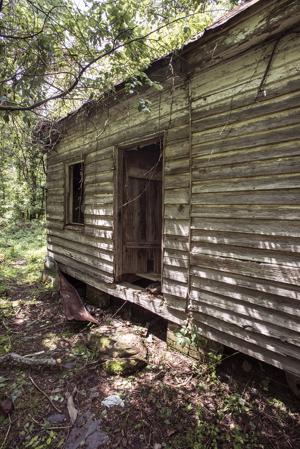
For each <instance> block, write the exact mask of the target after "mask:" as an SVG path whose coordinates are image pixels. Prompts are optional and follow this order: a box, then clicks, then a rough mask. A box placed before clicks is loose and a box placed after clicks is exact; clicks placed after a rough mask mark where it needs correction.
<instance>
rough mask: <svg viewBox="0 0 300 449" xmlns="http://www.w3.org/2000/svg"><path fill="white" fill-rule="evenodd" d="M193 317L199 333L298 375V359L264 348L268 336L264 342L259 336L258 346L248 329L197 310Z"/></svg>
mask: <svg viewBox="0 0 300 449" xmlns="http://www.w3.org/2000/svg"><path fill="white" fill-rule="evenodd" d="M193 318H194V323H195V325H196V326H197V328H198V330H199V332H200V334H201V335H203V336H205V337H207V338H209V339H211V340H214V341H217V342H219V343H221V344H224V345H227V346H229V347H231V348H233V349H235V350H236V351H239V352H240V351H242V352H243V353H244V354H248V355H250V356H251V357H254V358H257V359H258V360H262V361H263V362H266V363H270V364H271V365H274V366H276V367H278V368H282V369H286V370H288V371H290V372H294V373H298V375H299V372H300V363H299V361H298V360H295V359H293V358H291V357H287V356H286V355H282V354H281V353H280V352H279V351H275V352H273V351H271V350H268V349H265V348H266V345H268V344H270V343H272V341H271V342H270V341H269V338H268V340H267V342H266V340H265V338H264V337H263V336H260V338H259V341H260V342H263V344H261V345H260V346H258V344H257V336H256V335H255V336H253V335H251V334H250V333H249V331H243V330H241V329H238V328H236V327H235V326H233V325H230V324H226V323H222V322H220V320H217V319H215V318H213V317H208V316H207V315H204V314H199V313H197V312H193ZM276 344H277V342H276Z"/></svg>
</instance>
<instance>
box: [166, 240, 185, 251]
mask: <svg viewBox="0 0 300 449" xmlns="http://www.w3.org/2000/svg"><path fill="white" fill-rule="evenodd" d="M163 247H164V248H165V249H175V250H179V251H185V252H187V251H189V241H188V238H187V237H177V236H175V237H174V236H165V237H164V239H163Z"/></svg>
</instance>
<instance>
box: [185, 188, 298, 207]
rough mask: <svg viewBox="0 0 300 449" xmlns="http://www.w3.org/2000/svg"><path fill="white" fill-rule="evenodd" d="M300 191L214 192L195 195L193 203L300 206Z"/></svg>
mask: <svg viewBox="0 0 300 449" xmlns="http://www.w3.org/2000/svg"><path fill="white" fill-rule="evenodd" d="M299 200H300V189H282V190H280V189H278V190H277V189H276V190H275V191H274V190H254V191H253V190H252V191H251V190H247V191H244V192H243V191H242V192H214V193H204V192H203V193H194V194H193V196H192V203H193V204H194V205H204V204H209V205H218V204H221V205H222V204H226V205H230V206H229V207H231V205H234V204H239V205H246V204H254V205H262V204H265V205H272V204H274V205H275V204H283V205H299Z"/></svg>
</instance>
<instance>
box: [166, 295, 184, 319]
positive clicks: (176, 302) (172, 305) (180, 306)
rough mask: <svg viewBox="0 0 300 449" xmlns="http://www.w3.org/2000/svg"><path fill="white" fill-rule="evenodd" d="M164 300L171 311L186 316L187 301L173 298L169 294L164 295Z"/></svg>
mask: <svg viewBox="0 0 300 449" xmlns="http://www.w3.org/2000/svg"><path fill="white" fill-rule="evenodd" d="M164 300H165V302H166V305H167V307H168V308H169V309H172V310H180V311H182V312H183V313H184V314H185V313H186V303H187V301H186V299H183V298H178V296H172V295H169V294H167V293H165V294H164Z"/></svg>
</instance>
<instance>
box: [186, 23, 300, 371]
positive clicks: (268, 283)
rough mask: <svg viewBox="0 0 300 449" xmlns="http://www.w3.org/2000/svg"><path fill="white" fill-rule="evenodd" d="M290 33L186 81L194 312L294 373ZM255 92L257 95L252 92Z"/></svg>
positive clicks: (297, 151)
mask: <svg viewBox="0 0 300 449" xmlns="http://www.w3.org/2000/svg"><path fill="white" fill-rule="evenodd" d="M299 43H300V39H299V36H298V35H297V34H295V33H293V32H291V33H290V34H288V35H286V36H285V37H282V38H281V39H280V41H279V42H278V43H277V47H276V49H275V53H274V55H273V59H272V62H271V66H270V70H269V72H268V73H267V74H266V79H265V82H264V85H263V86H261V81H262V79H263V77H264V74H265V71H266V67H267V64H268V61H269V59H270V57H271V55H272V51H273V49H274V45H275V44H274V42H270V43H268V44H265V45H264V46H260V47H258V48H255V49H252V50H250V51H248V52H246V53H244V54H242V55H240V56H238V57H236V58H234V59H232V60H230V61H228V62H224V63H221V64H219V65H216V66H214V67H211V68H210V69H208V70H206V71H202V72H201V74H199V75H196V76H195V77H194V78H193V80H192V100H193V103H192V162H191V163H192V205H191V217H192V222H191V223H192V226H191V228H192V230H191V259H190V262H191V266H190V276H191V289H190V298H191V311H192V313H193V317H194V320H195V322H196V323H197V324H198V326H199V329H200V330H202V332H203V333H204V334H205V335H207V336H208V337H209V338H212V339H215V340H217V341H220V342H222V343H225V344H226V345H229V346H231V347H233V348H235V349H238V350H242V351H244V352H245V353H247V354H250V355H252V356H255V357H257V358H259V359H261V360H265V361H267V362H269V363H271V364H273V365H275V366H278V367H281V368H285V369H287V370H289V371H292V372H295V373H297V372H298V373H299V372H300V307H299V305H300V302H299V299H300V270H299V268H300V252H299V251H300V233H299V229H300V133H299V117H300V84H299V79H298V78H299V74H297V70H298V69H297V67H298V64H299V54H298V51H297V48H298V47H299ZM259 89H261V92H260V91H259Z"/></svg>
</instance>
